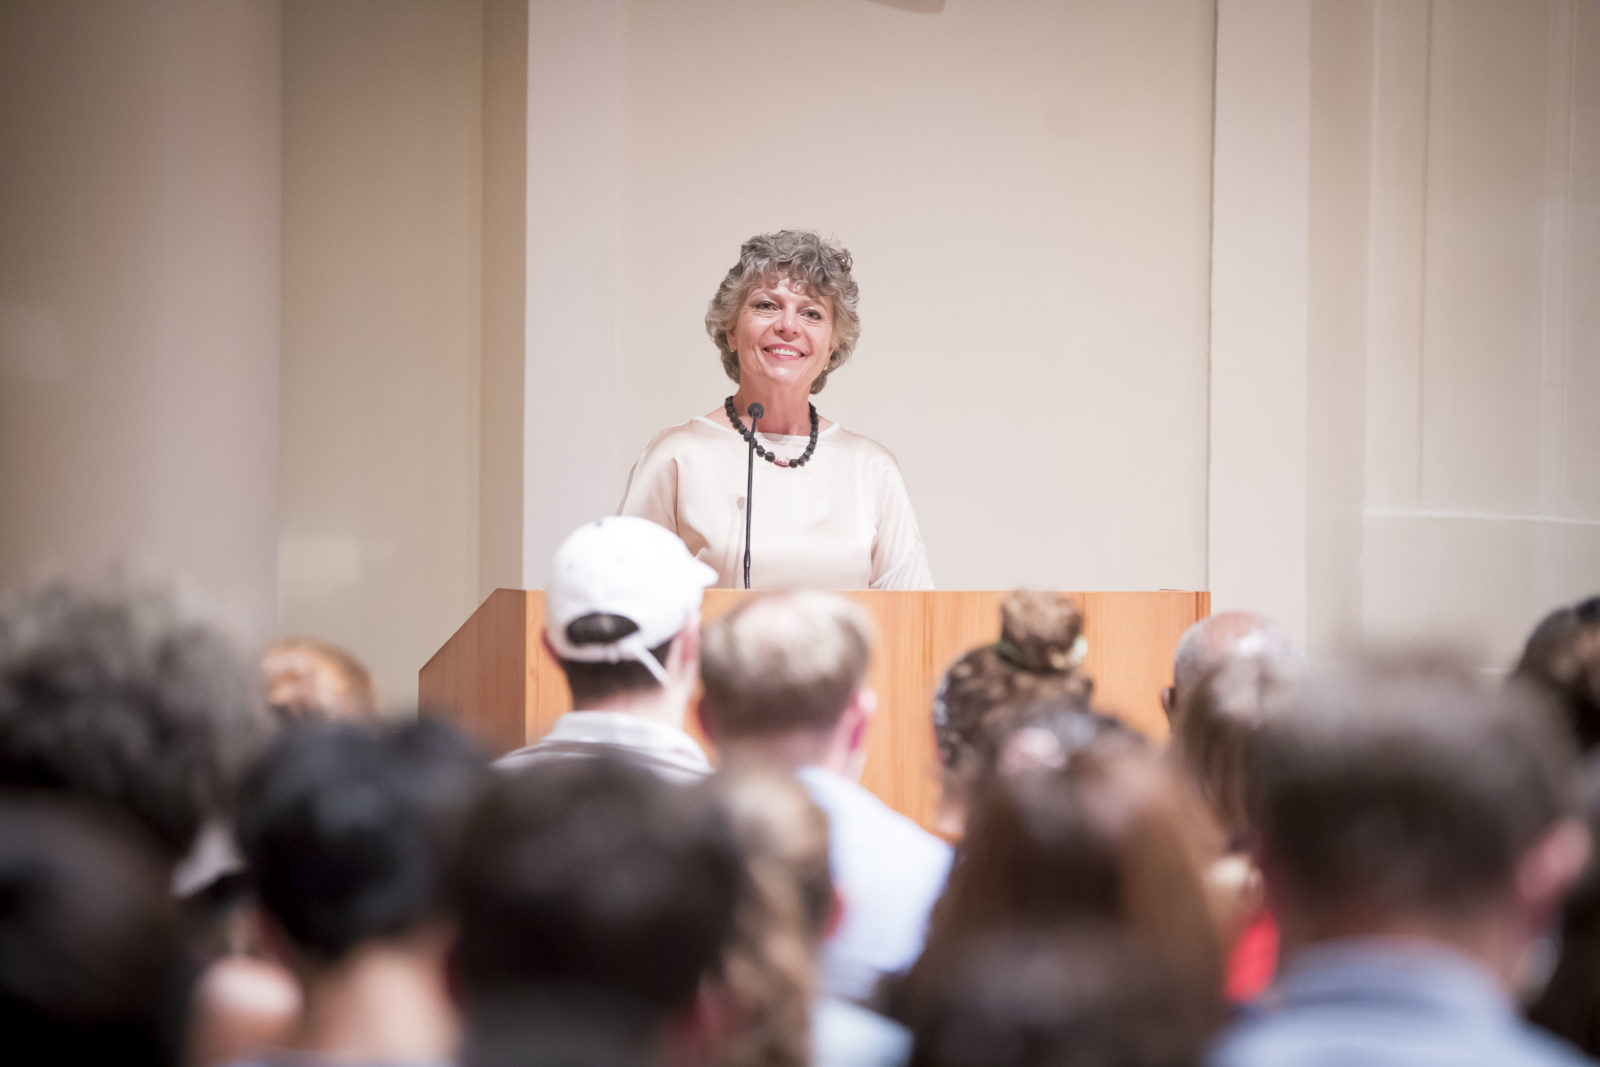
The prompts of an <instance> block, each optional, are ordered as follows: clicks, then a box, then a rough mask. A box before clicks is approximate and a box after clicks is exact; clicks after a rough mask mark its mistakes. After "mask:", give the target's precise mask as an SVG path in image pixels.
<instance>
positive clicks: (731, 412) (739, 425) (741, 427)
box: [722, 396, 817, 467]
mask: <svg viewBox="0 0 1600 1067" xmlns="http://www.w3.org/2000/svg"><path fill="white" fill-rule="evenodd" d="M806 407H808V408H810V409H811V440H810V442H809V443H807V445H806V450H805V451H804V452H802V453H800V454H799V455H798V456H796V457H795V458H794V459H779V458H778V457H777V455H776V454H775V453H772V452H769V451H767V450H766V449H765V448H762V447H761V442H760V441H757V440H756V439H755V434H754V432H753V431H752V430H751V429H750V428H749V427H748V426H746V425H745V424H744V422H743V421H741V420H740V418H739V409H738V408H736V407H734V406H733V397H731V396H730V397H728V399H726V400H724V401H723V402H722V410H724V411H726V412H727V413H728V421H729V422H731V423H733V428H734V429H735V430H738V431H739V436H740V437H742V438H744V439H745V441H746V442H748V443H749V444H751V445H753V446H755V450H756V455H758V456H760V457H761V458H762V459H764V460H766V461H767V462H768V463H771V464H772V465H773V466H776V467H804V466H805V465H806V460H808V459H810V458H811V453H813V452H815V451H816V450H817V405H815V404H807V405H806Z"/></svg>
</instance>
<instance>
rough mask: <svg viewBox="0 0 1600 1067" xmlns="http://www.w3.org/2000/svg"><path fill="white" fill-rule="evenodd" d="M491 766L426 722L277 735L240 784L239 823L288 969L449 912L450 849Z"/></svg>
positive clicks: (402, 935)
mask: <svg viewBox="0 0 1600 1067" xmlns="http://www.w3.org/2000/svg"><path fill="white" fill-rule="evenodd" d="M488 773H489V772H488V769H487V767H486V765H485V762H484V759H483V757H482V755H481V754H480V753H479V751H478V750H477V748H476V747H475V746H474V745H473V744H472V743H471V742H469V741H468V740H467V739H466V738H465V737H464V736H463V735H462V734H460V733H459V732H457V731H456V730H455V729H454V728H453V727H450V726H448V725H446V724H444V723H440V722H434V721H430V720H421V721H418V722H414V723H408V724H405V725H392V726H391V725H380V724H359V725H358V724H331V723H308V724H305V725H302V726H296V727H292V728H291V729H289V730H287V731H286V732H285V733H284V734H283V735H282V737H280V738H279V739H278V741H277V743H276V744H275V745H274V746H273V747H272V748H271V750H270V751H268V752H267V754H266V755H265V756H264V757H263V758H262V760H261V761H260V762H259V763H258V764H257V765H256V766H255V767H254V768H253V769H252V770H251V772H250V774H249V775H248V776H247V777H246V779H245V782H244V784H243V787H242V788H241V790H240V796H239V807H238V815H237V820H236V823H237V827H238V838H239V846H240V849H241V851H242V852H243V853H244V855H245V859H246V862H247V864H248V866H249V869H250V873H251V875H252V877H253V880H254V884H255V889H256V894H257V896H258V898H259V900H260V903H261V906H262V909H263V910H264V911H265V912H266V915H267V917H268V919H269V920H270V923H271V925H272V927H273V928H274V929H275V930H276V931H277V932H278V933H279V934H281V937H282V940H283V942H284V943H285V946H286V949H287V954H288V955H289V957H290V959H291V961H292V962H294V963H295V965H296V967H297V969H299V970H301V971H315V970H319V969H324V968H328V967H331V966H334V965H336V964H338V963H339V962H340V961H342V960H344V959H345V958H347V957H348V956H349V955H350V953H352V952H353V951H355V950H357V949H358V948H360V947H362V946H365V945H370V944H373V943H375V942H385V943H391V944H399V943H400V942H402V941H403V940H404V939H406V938H408V937H409V936H410V935H413V934H416V933H418V932H421V931H424V930H426V929H428V928H430V927H431V926H432V925H435V924H437V923H439V922H441V921H444V920H446V919H448V917H449V914H450V909H449V907H448V903H447V901H446V896H445V885H446V878H447V874H448V870H447V868H448V857H449V849H450V847H451V846H452V845H453V843H454V841H455V838H456V837H457V836H458V835H459V833H460V830H461V826H462V824H463V823H464V821H465V818H466V814H467V810H468V808H469V807H470V805H471V803H472V802H473V801H474V800H475V799H476V798H477V795H478V794H479V793H480V792H481V791H482V789H483V788H484V787H485V786H486V785H487V780H488ZM441 962H442V960H441Z"/></svg>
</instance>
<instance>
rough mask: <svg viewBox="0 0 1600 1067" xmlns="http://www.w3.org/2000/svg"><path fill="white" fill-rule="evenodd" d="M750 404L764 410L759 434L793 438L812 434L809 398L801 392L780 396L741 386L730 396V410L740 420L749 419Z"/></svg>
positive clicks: (758, 427) (769, 391) (758, 426)
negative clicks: (737, 415) (732, 409)
mask: <svg viewBox="0 0 1600 1067" xmlns="http://www.w3.org/2000/svg"><path fill="white" fill-rule="evenodd" d="M751 404H760V405H761V406H762V408H764V409H765V411H764V413H763V414H762V416H761V421H760V423H758V424H757V427H756V428H757V429H758V430H760V431H761V432H762V433H771V434H790V435H793V436H796V437H805V436H807V435H809V434H810V433H811V395H810V394H809V393H807V392H805V391H803V390H801V391H795V390H785V391H782V392H779V391H777V390H773V389H766V390H762V389H758V388H755V387H753V386H747V385H740V386H739V391H738V392H736V393H734V394H733V407H734V410H735V411H737V412H738V413H739V418H740V419H747V418H749V416H747V415H746V414H745V412H747V411H749V410H750V405H751Z"/></svg>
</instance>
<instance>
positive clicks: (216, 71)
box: [0, 0, 280, 640]
mask: <svg viewBox="0 0 1600 1067" xmlns="http://www.w3.org/2000/svg"><path fill="white" fill-rule="evenodd" d="M279 32H280V25H279V8H278V5H277V4H276V3H273V2H266V0H260V2H240V3H230V4H215V3H211V2H210V0H187V2H181V0H180V2H160V3H157V2H132V0H130V2H127V3H117V4H103V3H90V2H82V0H36V2H12V3H6V4H4V5H0V160H4V164H3V167H0V170H3V173H4V179H3V185H4V193H3V195H0V585H3V586H9V585H11V584H13V583H16V582H19V581H25V580H30V579H32V578H35V577H37V576H40V575H42V574H45V573H59V574H65V575H69V576H74V577H79V578H90V577H93V576H94V575H97V574H99V573H102V571H103V569H104V568H106V567H107V566H108V565H113V564H116V565H127V566H131V567H132V568H133V569H135V570H136V571H138V572H142V573H144V574H147V575H183V576H187V578H189V579H190V580H191V581H192V582H193V583H194V584H196V585H197V586H198V587H199V588H200V589H202V590H203V591H204V592H205V593H206V594H208V597H209V599H211V600H212V601H214V602H215V606H216V607H218V608H219V609H220V610H221V611H222V612H223V613H224V614H225V615H226V616H227V617H229V618H230V619H232V620H233V621H234V622H235V623H236V624H237V625H238V626H239V628H240V631H241V634H242V635H243V636H244V637H246V638H247V639H250V640H258V639H260V638H262V637H265V636H266V635H267V634H268V633H269V632H270V631H271V629H272V627H273V623H274V619H275V615H276V607H277V605H276V580H275V579H276V574H275V571H276V559H275V556H276V553H275V551H274V544H273V543H274V536H275V521H274V495H275V488H276V472H277V458H278V457H277V447H276V443H277V432H278V386H277V380H278V363H277V352H278V266H279V263H278V256H279V198H278V173H279V159H280V156H279V151H280V143H279V133H280V73H279V72H280V65H279V46H280V38H279Z"/></svg>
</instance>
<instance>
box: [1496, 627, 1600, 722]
mask: <svg viewBox="0 0 1600 1067" xmlns="http://www.w3.org/2000/svg"><path fill="white" fill-rule="evenodd" d="M1515 677H1516V678H1518V679H1521V680H1523V681H1526V682H1530V683H1532V684H1535V685H1537V686H1541V687H1543V688H1544V689H1545V690H1546V691H1547V692H1549V693H1550V694H1551V695H1552V696H1554V697H1555V698H1556V700H1557V701H1559V703H1560V706H1561V710H1562V712H1563V714H1564V715H1565V716H1566V719H1567V726H1568V727H1569V728H1570V729H1571V730H1572V735H1573V737H1574V738H1576V739H1577V742H1578V747H1579V748H1580V749H1581V750H1583V751H1584V752H1592V751H1594V750H1595V749H1596V748H1600V596H1592V597H1589V598H1588V599H1587V600H1580V601H1579V602H1578V603H1576V604H1573V605H1571V606H1569V607H1564V608H1557V609H1556V610H1555V611H1552V612H1551V613H1550V614H1549V615H1546V616H1545V617H1544V619H1543V621H1541V622H1540V623H1539V625H1538V626H1537V627H1535V628H1534V631H1533V633H1532V634H1530V635H1528V643H1527V645H1526V646H1525V647H1524V648H1523V650H1522V660H1521V661H1520V662H1519V663H1518V664H1517V669H1516V672H1515Z"/></svg>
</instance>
